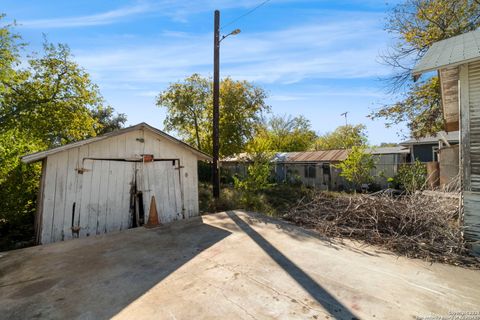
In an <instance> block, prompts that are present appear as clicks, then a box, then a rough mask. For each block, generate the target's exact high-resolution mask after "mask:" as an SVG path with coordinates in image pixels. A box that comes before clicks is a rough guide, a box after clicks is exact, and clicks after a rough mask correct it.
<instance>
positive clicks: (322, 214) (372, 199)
mask: <svg viewBox="0 0 480 320" xmlns="http://www.w3.org/2000/svg"><path fill="white" fill-rule="evenodd" d="M284 218H285V219H287V220H290V221H292V222H294V223H296V224H299V225H302V226H305V227H308V228H313V229H315V230H317V231H319V232H320V233H321V234H323V235H326V236H330V237H348V238H353V239H358V240H363V241H365V242H367V243H370V244H374V245H379V246H382V247H384V248H386V249H388V250H391V251H393V252H395V253H397V254H399V255H403V256H407V257H412V258H422V259H426V260H428V261H432V262H433V261H435V262H446V263H450V264H456V265H463V266H472V267H479V266H480V261H479V260H478V259H476V258H474V257H471V256H469V255H468V251H467V249H466V246H465V242H464V240H463V237H462V227H461V223H460V219H459V206H458V198H456V197H444V196H439V195H438V194H430V195H425V194H422V193H416V194H413V195H404V196H398V197H394V196H391V195H387V194H377V195H366V194H356V195H352V194H344V193H326V192H317V193H315V195H314V196H313V197H311V198H308V199H307V198H304V199H302V200H301V201H299V202H298V204H297V205H295V206H293V207H292V208H290V209H289V210H288V211H287V213H286V214H284Z"/></svg>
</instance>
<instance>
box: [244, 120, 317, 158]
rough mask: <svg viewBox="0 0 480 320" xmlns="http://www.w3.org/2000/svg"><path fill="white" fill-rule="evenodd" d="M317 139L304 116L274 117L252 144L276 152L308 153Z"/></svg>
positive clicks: (267, 122)
mask: <svg viewBox="0 0 480 320" xmlns="http://www.w3.org/2000/svg"><path fill="white" fill-rule="evenodd" d="M316 137H317V135H316V133H315V131H313V130H312V128H311V124H310V121H309V120H308V119H307V118H305V117H304V116H298V117H292V116H286V115H284V116H275V115H274V116H272V117H271V118H270V119H269V120H268V121H266V123H265V124H263V125H262V126H261V127H260V128H259V129H258V133H257V135H256V136H255V138H254V139H253V141H252V143H255V144H263V145H264V146H265V148H267V149H268V150H270V151H275V152H294V151H306V150H308V149H309V148H310V147H311V145H312V141H314V140H315V138H316Z"/></svg>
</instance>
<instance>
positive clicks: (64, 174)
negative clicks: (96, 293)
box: [39, 129, 199, 243]
mask: <svg viewBox="0 0 480 320" xmlns="http://www.w3.org/2000/svg"><path fill="white" fill-rule="evenodd" d="M142 154H153V155H154V158H155V159H172V160H171V161H155V162H149V163H148V162H147V163H142V162H132V161H114V160H117V159H130V160H134V159H138V158H140V157H141V155H142ZM173 159H175V161H173ZM78 169H82V170H83V174H80V173H78ZM43 179H44V180H43V183H44V188H43V192H42V198H43V203H42V208H41V209H42V210H41V212H42V215H41V217H40V219H41V226H42V228H41V235H40V239H39V240H40V242H41V243H50V242H55V241H61V240H67V239H70V238H72V231H71V226H72V219H73V224H74V225H75V226H79V227H80V233H79V236H80V237H84V236H89V235H95V234H102V233H105V232H111V231H118V230H123V229H126V228H129V227H130V226H131V222H132V221H131V215H130V213H129V206H130V188H131V186H132V185H133V184H134V183H135V182H136V183H137V188H138V190H139V191H142V192H143V195H144V197H143V198H144V209H145V219H147V217H148V210H149V207H150V199H151V196H152V195H155V197H156V202H157V211H158V213H159V217H160V220H161V222H169V221H172V220H176V219H180V218H182V219H183V218H189V217H192V216H196V215H198V213H199V209H198V186H197V157H196V155H194V154H193V153H192V152H191V151H190V150H188V149H187V148H185V147H184V146H183V145H181V144H177V143H174V142H172V141H168V140H166V139H163V138H161V137H160V136H158V135H156V134H154V133H153V132H151V131H149V130H143V129H140V130H136V131H130V132H126V133H124V134H121V135H117V136H113V137H110V138H108V139H105V140H101V141H97V142H93V143H90V144H87V145H83V146H81V147H76V148H71V149H68V150H65V151H62V152H59V153H56V154H53V155H50V156H48V157H47V161H46V167H45V174H44V178H43Z"/></svg>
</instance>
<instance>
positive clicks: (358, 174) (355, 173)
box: [335, 146, 375, 189]
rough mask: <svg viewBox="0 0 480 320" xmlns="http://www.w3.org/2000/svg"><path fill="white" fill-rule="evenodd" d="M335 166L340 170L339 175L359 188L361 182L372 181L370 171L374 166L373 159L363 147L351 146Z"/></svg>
mask: <svg viewBox="0 0 480 320" xmlns="http://www.w3.org/2000/svg"><path fill="white" fill-rule="evenodd" d="M335 167H336V168H338V169H340V170H341V172H340V176H342V177H344V178H345V179H346V180H347V181H349V182H351V183H352V184H353V185H354V186H355V188H356V189H359V187H360V186H361V185H362V184H364V183H370V182H372V181H373V177H372V175H371V173H370V172H371V171H372V169H374V168H375V160H374V158H373V155H372V154H371V153H367V152H365V147H363V146H353V147H352V150H351V151H350V153H349V154H348V157H347V159H345V160H344V161H342V162H341V163H339V164H338V165H337V166H335Z"/></svg>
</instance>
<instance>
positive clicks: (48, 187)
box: [40, 157, 57, 244]
mask: <svg viewBox="0 0 480 320" xmlns="http://www.w3.org/2000/svg"><path fill="white" fill-rule="evenodd" d="M56 178H57V161H56V159H55V158H53V157H48V158H47V170H46V174H45V196H44V200H43V214H42V235H41V237H40V243H41V244H47V243H51V242H52V223H53V211H54V205H55V183H56V180H57V179H56Z"/></svg>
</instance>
